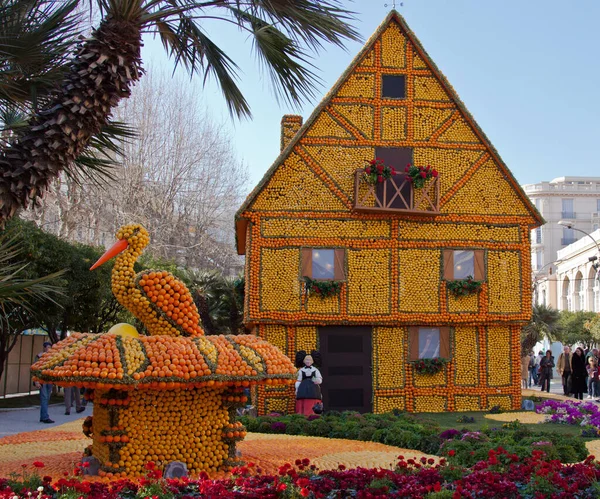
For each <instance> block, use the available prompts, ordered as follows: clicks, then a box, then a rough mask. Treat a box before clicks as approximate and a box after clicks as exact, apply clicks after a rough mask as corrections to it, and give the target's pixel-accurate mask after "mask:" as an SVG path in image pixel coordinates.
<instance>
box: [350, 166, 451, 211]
mask: <svg viewBox="0 0 600 499" xmlns="http://www.w3.org/2000/svg"><path fill="white" fill-rule="evenodd" d="M395 164H397V163H395ZM439 189H440V187H439V178H438V172H437V171H436V170H435V169H434V168H432V167H430V166H414V165H410V164H409V165H408V166H406V168H405V171H404V172H401V171H399V170H397V169H396V168H395V167H394V166H391V165H390V164H388V163H386V162H385V161H384V160H383V159H381V158H375V159H372V160H370V161H368V162H367V165H366V166H365V167H363V168H360V169H358V170H357V171H356V178H355V186H354V210H355V211H364V212H380V211H385V212H409V213H418V214H424V215H435V214H436V213H439V198H440V193H439Z"/></svg>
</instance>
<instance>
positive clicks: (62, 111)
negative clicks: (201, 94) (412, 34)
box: [0, 0, 358, 223]
mask: <svg viewBox="0 0 600 499" xmlns="http://www.w3.org/2000/svg"><path fill="white" fill-rule="evenodd" d="M2 1H3V2H4V3H5V4H6V3H8V4H10V3H13V2H17V1H19V0H2ZM21 1H23V0H21ZM31 1H33V0H31ZM36 1H37V2H40V1H43V0H36ZM80 3H83V0H71V2H70V4H69V5H71V4H73V5H79V4H80ZM95 3H96V4H97V6H98V8H99V12H100V14H101V16H102V20H101V21H100V23H99V25H98V27H97V28H96V29H94V30H93V31H92V33H91V35H90V36H89V37H88V38H87V39H86V40H85V41H83V42H82V43H81V44H80V45H79V46H78V48H77V50H76V53H75V55H74V57H73V58H72V59H71V61H70V62H69V64H68V68H67V72H66V74H65V76H64V77H63V80H62V84H61V87H60V89H58V90H57V91H56V92H55V93H54V94H53V96H52V97H51V98H50V99H49V100H48V102H47V104H46V105H45V106H44V107H43V108H41V109H40V110H39V111H37V112H35V113H34V115H33V117H32V118H31V119H30V120H29V121H28V122H27V125H26V126H21V127H18V128H17V129H15V130H14V131H13V132H12V135H11V136H10V138H9V140H8V141H7V144H6V145H5V147H3V148H2V150H0V223H1V222H3V221H5V220H7V219H8V218H9V217H11V216H13V215H14V214H15V212H16V211H17V210H18V209H19V208H21V207H25V206H28V205H29V204H30V203H32V202H35V200H36V199H38V198H39V197H40V196H42V195H43V193H44V191H45V190H46V189H47V188H48V186H49V184H50V183H51V182H52V181H53V180H54V179H56V178H57V176H58V175H59V174H60V173H61V171H63V170H64V169H65V168H69V167H70V166H71V165H73V163H74V161H75V160H76V158H77V157H78V156H79V155H81V154H82V152H83V151H84V150H85V147H86V146H87V145H88V144H89V143H90V141H91V140H92V139H93V137H94V136H95V134H97V133H99V132H100V130H101V129H102V127H103V126H105V125H106V124H107V123H108V122H109V117H110V114H111V111H112V110H113V109H114V108H115V106H117V104H118V103H119V101H120V100H121V99H123V98H127V97H129V95H130V92H131V87H132V85H133V84H134V83H135V82H136V81H137V80H138V79H139V78H140V77H141V75H142V73H143V69H142V60H141V56H140V48H141V40H142V34H143V33H145V32H153V33H155V34H157V35H158V36H159V37H160V39H161V41H162V43H163V46H164V48H165V49H166V50H167V52H168V54H169V56H170V57H171V58H172V59H173V61H174V64H175V66H176V67H177V66H179V65H183V66H185V67H186V68H187V69H188V71H189V72H190V73H192V74H195V73H198V74H201V75H202V76H203V78H204V79H205V80H206V78H208V77H209V76H213V77H215V78H216V80H217V82H218V83H219V85H220V87H221V90H222V92H223V95H224V98H225V100H226V102H227V105H228V107H229V110H230V112H231V114H232V115H235V116H238V117H243V116H250V109H249V106H248V103H247V101H246V99H245V98H244V96H243V95H242V93H241V91H240V89H239V88H238V86H237V84H236V79H237V66H236V64H235V62H234V61H233V60H232V59H231V58H230V57H229V56H228V55H227V54H225V53H224V52H223V50H221V49H220V48H219V47H218V46H217V45H216V44H215V43H214V42H213V41H212V40H211V39H210V38H209V36H208V35H207V33H206V32H205V31H204V30H203V24H202V23H203V21H206V20H207V19H213V20H214V19H218V20H221V21H223V22H228V23H232V24H234V25H235V26H237V27H238V28H240V29H242V30H245V31H247V32H248V33H249V34H250V35H252V37H253V47H254V49H255V51H256V52H257V54H258V56H259V59H260V61H261V62H262V63H263V66H264V67H266V69H267V70H268V73H269V75H270V77H271V80H272V82H273V84H274V85H273V86H274V88H275V90H276V96H277V97H278V98H283V99H286V100H287V101H289V102H292V103H298V102H300V101H302V100H303V99H304V98H306V97H311V96H312V95H313V93H314V83H315V81H316V80H317V78H316V76H315V74H314V72H313V71H312V70H311V69H310V64H309V57H310V56H309V51H310V50H315V51H316V50H318V49H320V48H321V47H322V44H323V43H324V42H329V43H334V44H337V45H342V42H343V40H344V39H348V38H349V39H358V34H357V32H356V31H355V30H354V29H353V28H352V27H351V26H349V24H348V22H349V21H350V20H351V19H352V13H350V12H349V11H347V10H345V9H343V8H342V7H341V6H340V4H341V2H340V0H205V1H202V0H96V2H95Z"/></svg>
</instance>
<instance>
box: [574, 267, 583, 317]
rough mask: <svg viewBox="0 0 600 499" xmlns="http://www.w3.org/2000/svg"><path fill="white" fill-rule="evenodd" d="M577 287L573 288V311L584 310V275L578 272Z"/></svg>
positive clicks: (576, 277)
mask: <svg viewBox="0 0 600 499" xmlns="http://www.w3.org/2000/svg"><path fill="white" fill-rule="evenodd" d="M574 284H575V286H573V288H574V289H573V310H575V311H577V310H583V306H584V302H583V298H584V292H583V274H582V273H581V271H578V272H577V274H576V275H575V283H574Z"/></svg>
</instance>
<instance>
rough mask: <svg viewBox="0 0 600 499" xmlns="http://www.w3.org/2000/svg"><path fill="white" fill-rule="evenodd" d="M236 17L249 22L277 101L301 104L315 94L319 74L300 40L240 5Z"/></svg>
mask: <svg viewBox="0 0 600 499" xmlns="http://www.w3.org/2000/svg"><path fill="white" fill-rule="evenodd" d="M232 12H233V13H234V14H235V16H236V18H237V19H238V20H239V21H240V22H241V23H244V24H247V25H248V26H249V29H250V31H251V33H252V35H253V47H254V49H255V51H256V53H257V54H258V56H259V60H260V62H261V63H262V66H263V67H264V68H265V69H266V70H267V72H268V73H269V76H270V78H271V82H272V87H273V91H274V93H275V96H276V98H277V100H278V101H281V100H285V101H286V102H287V103H288V104H290V105H294V104H298V103H300V102H302V101H303V99H306V98H313V97H314V95H315V88H316V85H315V83H320V79H319V78H318V76H317V75H316V74H315V73H314V72H313V71H311V70H310V69H309V67H312V64H311V63H310V62H309V57H308V54H307V53H306V52H305V51H303V50H302V49H301V47H300V46H299V45H298V43H297V42H296V41H295V40H293V39H292V38H290V37H288V36H287V35H286V34H285V33H284V32H282V31H280V30H278V29H277V28H275V26H273V25H272V24H269V23H268V22H266V21H265V20H264V19H261V18H259V17H256V16H254V15H252V14H250V13H248V12H244V11H241V10H239V9H232Z"/></svg>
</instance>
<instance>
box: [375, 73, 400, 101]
mask: <svg viewBox="0 0 600 499" xmlns="http://www.w3.org/2000/svg"><path fill="white" fill-rule="evenodd" d="M381 96H382V97H386V98H388V99H404V98H405V97H406V79H405V77H404V75H382V77H381Z"/></svg>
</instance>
